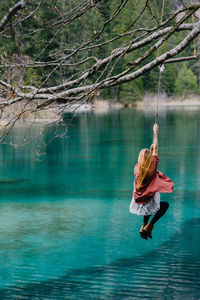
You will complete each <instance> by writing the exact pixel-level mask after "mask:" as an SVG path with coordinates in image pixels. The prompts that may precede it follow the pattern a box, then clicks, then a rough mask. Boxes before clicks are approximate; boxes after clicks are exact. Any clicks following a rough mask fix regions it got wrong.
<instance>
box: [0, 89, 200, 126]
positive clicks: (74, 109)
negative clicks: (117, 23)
mask: <svg viewBox="0 0 200 300" xmlns="http://www.w3.org/2000/svg"><path fill="white" fill-rule="evenodd" d="M157 99H158V98H157V95H150V94H149V95H146V96H145V97H144V99H143V100H141V101H135V102H132V103H131V102H130V103H121V102H117V101H116V100H115V99H112V100H105V99H95V100H94V101H93V102H92V103H83V104H81V103H75V104H70V103H69V104H68V105H59V106H58V105H56V106H50V107H48V108H45V109H44V110H41V111H38V112H35V113H33V112H29V113H28V112H26V113H25V114H24V115H23V116H22V118H21V119H20V120H19V121H17V123H18V122H19V123H26V122H30V121H31V122H33V123H36V124H37V123H43V124H45V123H46V124H48V123H53V122H57V121H59V120H60V118H59V117H58V116H59V115H60V113H61V114H65V113H70V114H80V113H88V112H94V113H95V114H106V113H109V112H110V111H114V110H116V111H117V110H118V111H119V110H121V109H124V108H136V109H139V110H145V111H155V107H156V106H157ZM158 105H159V110H165V109H174V108H177V109H180V108H183V109H187V110H188V109H192V110H194V109H199V108H200V97H199V96H193V95H192V96H189V97H187V98H185V99H183V98H172V97H167V96H166V95H161V96H160V99H159V103H158ZM9 114H10V110H9V109H8V111H7V112H6V111H4V113H3V115H2V118H1V120H0V127H2V126H5V125H6V124H8V123H9V121H10V118H9Z"/></svg>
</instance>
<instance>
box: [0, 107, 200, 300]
mask: <svg viewBox="0 0 200 300" xmlns="http://www.w3.org/2000/svg"><path fill="white" fill-rule="evenodd" d="M69 118H70V116H67V115H66V118H65V122H66V123H67V120H68V119H69ZM153 119H154V118H153V113H146V112H143V111H139V110H135V109H123V110H121V111H115V112H112V113H109V114H105V115H95V114H93V113H90V114H82V115H79V116H75V117H74V118H73V120H72V122H71V126H70V127H69V128H68V130H67V132H66V137H65V138H56V139H54V140H53V141H52V142H51V143H49V145H47V143H48V141H49V140H50V139H51V137H52V135H53V133H54V131H55V128H54V127H53V126H52V127H51V128H49V129H48V130H47V131H46V132H45V133H44V134H43V137H42V138H43V142H44V143H42V141H41V140H40V141H37V142H35V143H32V144H29V145H27V146H25V147H23V148H16V147H10V146H8V145H6V144H3V145H0V163H1V168H0V195H1V198H0V199H1V201H0V299H9V300H11V299H51V300H52V299H56V300H57V299H76V300H77V299H81V300H82V299H113V300H117V299H131V300H133V299H170V300H171V299H187V300H190V299H195V300H197V299H200V239H199V236H200V111H199V110H194V111H192V110H191V111H184V110H174V111H163V112H161V114H160V117H159V126H160V131H159V155H160V163H159V170H160V171H162V172H163V173H165V174H166V175H168V176H169V177H170V178H171V179H172V180H173V181H174V182H175V188H174V193H173V194H163V195H162V200H164V201H168V202H169V204H170V207H169V209H168V211H167V213H166V215H165V216H164V217H163V218H162V219H161V220H159V222H158V223H157V224H156V226H155V229H154V231H153V239H152V240H147V241H146V240H143V239H141V238H140V236H139V233H138V231H139V228H140V226H141V223H142V217H141V216H136V215H131V214H130V213H129V210H128V208H129V203H130V201H131V196H132V185H133V167H134V164H135V163H136V161H137V156H138V152H139V151H140V149H141V148H144V147H150V145H151V143H152V125H153ZM31 130H32V133H31V134H37V133H38V132H39V131H40V126H39V125H35V126H34V127H33V128H31ZM59 130H60V132H61V133H62V132H64V131H65V130H66V125H65V124H63V125H62V126H61V127H60V128H59ZM26 131H27V128H26V127H25V126H23V125H21V126H18V127H16V129H14V131H13V132H12V134H11V135H10V136H9V137H8V139H7V142H12V143H18V142H21V141H22V140H24V135H25V133H26Z"/></svg>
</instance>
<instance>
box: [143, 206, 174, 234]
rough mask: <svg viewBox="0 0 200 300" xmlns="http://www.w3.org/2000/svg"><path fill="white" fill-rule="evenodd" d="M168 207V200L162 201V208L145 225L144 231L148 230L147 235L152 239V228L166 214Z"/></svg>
mask: <svg viewBox="0 0 200 300" xmlns="http://www.w3.org/2000/svg"><path fill="white" fill-rule="evenodd" d="M168 207H169V203H168V202H164V201H161V202H160V209H159V210H158V211H157V213H156V214H155V215H154V217H153V219H152V220H151V222H150V223H149V224H147V225H146V226H145V227H144V231H146V234H147V237H149V238H150V239H152V229H153V227H154V224H155V223H156V222H157V221H158V220H159V219H160V218H161V217H162V216H163V215H164V214H165V212H166V210H167V209H168Z"/></svg>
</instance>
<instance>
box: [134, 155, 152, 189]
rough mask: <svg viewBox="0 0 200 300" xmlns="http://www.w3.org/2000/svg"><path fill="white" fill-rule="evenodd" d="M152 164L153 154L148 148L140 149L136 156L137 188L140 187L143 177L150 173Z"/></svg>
mask: <svg viewBox="0 0 200 300" xmlns="http://www.w3.org/2000/svg"><path fill="white" fill-rule="evenodd" d="M152 165H153V155H152V152H151V151H150V150H149V149H142V150H141V151H140V153H139V156H138V168H139V171H138V176H137V186H136V188H137V190H139V189H140V187H141V185H142V183H143V181H144V179H145V178H147V177H149V176H150V175H151V170H152Z"/></svg>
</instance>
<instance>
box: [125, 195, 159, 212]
mask: <svg viewBox="0 0 200 300" xmlns="http://www.w3.org/2000/svg"><path fill="white" fill-rule="evenodd" d="M159 209H160V193H159V192H156V193H155V195H154V196H153V198H152V199H151V200H150V201H149V202H148V203H146V204H138V203H136V202H135V199H134V198H132V201H131V203H130V205H129V211H130V213H132V214H136V215H143V216H150V215H155V213H156V212H157V211H158V210H159Z"/></svg>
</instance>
